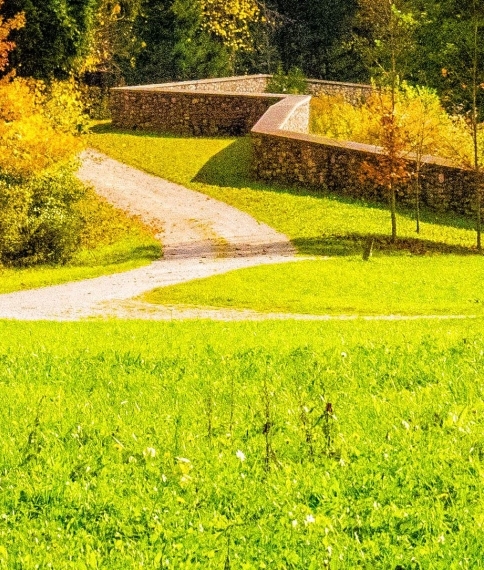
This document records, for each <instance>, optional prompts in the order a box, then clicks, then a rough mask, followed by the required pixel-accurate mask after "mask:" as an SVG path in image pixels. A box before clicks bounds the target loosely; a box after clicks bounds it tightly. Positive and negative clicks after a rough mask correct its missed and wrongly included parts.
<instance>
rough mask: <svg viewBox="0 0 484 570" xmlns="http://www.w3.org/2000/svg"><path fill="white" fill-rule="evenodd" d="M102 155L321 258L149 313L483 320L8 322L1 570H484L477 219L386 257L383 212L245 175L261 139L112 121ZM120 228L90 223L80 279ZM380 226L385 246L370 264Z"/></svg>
mask: <svg viewBox="0 0 484 570" xmlns="http://www.w3.org/2000/svg"><path fill="white" fill-rule="evenodd" d="M92 144H93V146H96V147H97V148H99V149H100V150H103V151H105V152H107V153H109V154H111V155H112V156H113V157H115V158H118V159H121V160H123V161H125V162H127V163H131V164H133V165H135V166H138V167H141V168H144V169H146V170H148V171H150V172H154V173H155V174H159V175H161V176H164V177H165V178H168V179H171V180H174V181H175V182H180V183H183V184H185V185H186V186H188V187H190V188H193V189H196V190H199V191H201V192H205V193H206V194H209V195H212V196H214V197H216V198H219V199H221V200H224V201H226V202H228V203H231V204H233V205H234V206H237V207H239V208H241V209H242V210H245V211H247V212H249V213H251V214H252V215H254V216H255V217H256V218H257V219H259V220H261V221H265V222H267V223H269V224H270V225H272V226H273V227H275V228H277V229H278V230H280V231H284V232H285V233H286V234H287V235H288V236H289V237H290V238H291V239H292V241H293V243H294V244H295V245H296V247H297V248H298V250H299V252H300V253H301V254H305V255H311V256H313V257H312V258H311V259H307V260H301V261H299V262H295V263H290V264H282V265H279V266H267V267H255V268H251V269H246V270H243V271H237V272H232V273H228V274H226V275H220V276H217V277H213V278H210V279H205V280H199V281H195V282H192V283H187V284H184V285H180V286H177V287H170V288H166V289H164V290H159V291H154V292H152V293H150V294H149V295H148V296H146V297H145V299H147V300H149V301H150V302H153V303H180V304H184V305H197V306H200V305H210V306H230V307H233V308H242V307H245V308H255V309H257V310H260V311H285V312H298V313H314V314H332V315H341V314H353V315H367V314H369V315H380V314H397V313H398V314H403V315H425V314H435V315H439V314H440V315H448V316H449V315H468V316H471V315H476V316H475V318H467V319H457V318H456V319H452V318H450V319H445V320H434V319H432V320H407V321H378V320H375V321H365V320H363V319H356V320H351V321H348V320H346V321H345V320H341V321H339V320H334V321H324V322H301V321H266V322H245V323H243V322H242V323H241V322H238V323H235V322H234V323H224V322H210V321H203V320H201V321H196V322H189V321H186V322H166V323H163V322H140V321H105V322H99V321H96V322H73V323H47V322H32V323H21V322H13V321H0V385H1V391H2V403H1V406H0V417H1V421H0V487H1V490H2V492H1V493H0V568H7V569H20V568H21V569H22V570H24V569H25V570H30V569H35V568H55V569H69V568H72V569H76V570H77V569H106V570H125V569H127V568H150V569H151V568H160V569H161V568H167V569H169V568H174V569H177V570H179V569H181V570H183V569H190V570H192V569H197V568H199V569H204V570H205V569H214V570H215V569H216V570H218V569H223V570H239V569H240V570H252V569H264V568H266V569H271V570H272V569H275V570H277V569H280V570H321V569H323V570H324V569H325V568H326V569H331V570H349V569H351V570H353V569H368V570H375V569H381V570H418V569H426V570H427V569H428V570H449V569H457V568H458V569H462V568H464V569H476V568H482V567H484V562H483V558H482V543H483V541H484V500H483V494H482V478H483V476H484V443H483V434H484V405H483V401H484V380H483V378H484V377H483V374H482V370H483V365H484V340H483V339H484V318H483V315H482V310H481V305H482V302H483V298H482V293H481V283H482V279H481V275H482V269H483V268H482V263H483V261H482V257H481V256H478V255H475V251H474V250H473V243H474V232H473V230H472V222H471V221H469V220H466V219H464V218H459V217H452V216H442V215H436V214H432V213H430V212H425V213H424V218H425V223H424V224H422V234H421V235H420V236H416V234H415V232H414V227H413V225H414V222H413V219H412V214H411V212H401V213H400V216H399V224H400V231H401V235H402V240H401V241H400V242H399V244H398V247H396V248H390V247H389V244H388V242H387V241H386V232H387V231H388V230H389V215H388V212H387V211H386V210H385V209H384V208H381V207H380V206H377V205H368V204H363V203H359V202H355V201H349V200H346V199H341V198H338V197H335V196H331V195H328V194H324V193H321V194H317V193H314V192H309V191H307V190H304V189H298V188H283V187H270V186H267V185H262V184H259V183H255V182H253V181H251V180H250V179H249V177H248V175H247V164H248V163H247V160H248V159H249V147H248V144H247V141H246V140H245V139H242V140H238V141H232V140H227V139H202V140H200V139H180V138H175V137H160V136H154V135H146V134H144V135H141V134H137V133H135V134H133V133H131V134H128V133H115V132H112V131H110V130H109V128H108V127H101V128H99V127H98V132H97V133H95V134H93V135H92ZM187 156H189V157H190V161H188V160H187ZM99 208H100V210H103V208H108V207H107V206H100V207H99ZM97 210H98V208H96V211H97ZM88 211H89V206H88V205H86V215H89V214H88V213H87V212H88ZM98 214H99V212H98ZM105 214H106V218H107V219H108V220H111V221H110V222H109V227H110V228H111V230H112V231H113V235H115V236H116V239H114V240H112V241H111V242H110V243H108V242H103V241H102V236H103V235H104V234H105V232H104V231H103V230H102V226H99V228H98V231H99V234H98V235H97V234H96V229H95V228H96V225H95V224H93V225H91V227H92V228H93V229H92V230H91V232H93V233H91V234H90V235H86V236H85V244H86V248H85V250H84V253H81V254H80V258H81V259H84V261H83V263H84V264H85V267H86V268H87V269H86V270H88V269H89V266H91V265H92V266H94V268H95V266H96V263H97V261H95V260H96V259H100V260H101V261H100V265H101V266H103V263H105V262H103V261H102V259H104V258H103V257H102V256H103V255H104V254H103V253H102V251H103V248H105V249H106V251H109V250H110V248H111V251H112V253H113V255H114V257H116V255H115V253H114V252H115V251H117V250H116V248H117V247H118V246H116V243H119V242H122V241H123V239H124V236H127V235H128V236H129V235H131V234H130V233H129V232H126V231H125V230H126V228H125V226H124V225H123V224H124V222H122V221H121V220H119V223H118V222H116V221H114V220H116V219H117V218H116V216H114V214H113V213H112V212H111V214H109V215H108V214H107V210H106V211H105ZM100 215H101V217H102V216H103V215H104V214H100ZM133 223H135V222H133ZM116 227H117V228H118V230H119V231H118V230H115V229H113V228H116ZM139 231H140V232H141V233H142V234H143V232H144V231H146V230H143V229H142V228H139ZM135 233H136V232H135ZM369 233H371V234H372V235H375V236H376V247H375V252H374V256H373V257H372V258H371V260H370V261H369V262H363V261H362V260H361V244H362V241H363V240H364V239H365V238H366V236H367V235H368V234H369ZM143 235H144V236H145V235H149V232H148V234H146V233H144V234H143ZM126 239H128V240H129V239H131V238H126ZM143 239H146V238H145V237H143ZM149 239H152V238H151V237H149ZM116 240H118V241H116ZM89 243H97V244H98V247H99V248H100V249H99V250H98V251H100V252H101V253H99V255H100V257H99V258H97V257H96V256H97V255H98V253H96V249H93V248H90V247H88V246H87V244H89ZM143 243H144V244H145V245H139V247H140V248H141V249H140V250H137V251H138V252H139V251H143V249H142V248H143V247H146V246H147V247H148V248H149V247H151V246H150V244H149V243H148V244H146V242H143ZM137 247H138V246H136V247H135V248H134V250H135V251H136V248H137ZM131 251H133V250H131ZM158 253H159V252H158ZM89 256H92V257H91V258H89ZM326 256H330V257H329V258H326ZM148 257H149V256H148ZM121 259H123V258H122V255H121V254H120V257H118V262H121ZM125 261H126V262H127V263H130V262H131V261H130V259H129V256H128V259H126V260H125ZM104 266H105V265H104ZM61 269H62V268H61ZM70 270H72V268H71V269H70ZM94 270H95V269H94ZM36 271H38V270H36ZM45 271H46V272H48V271H49V269H46V270H45ZM40 273H41V272H40V271H38V273H37V274H39V275H40ZM48 280H49V277H48V276H47V281H48Z"/></svg>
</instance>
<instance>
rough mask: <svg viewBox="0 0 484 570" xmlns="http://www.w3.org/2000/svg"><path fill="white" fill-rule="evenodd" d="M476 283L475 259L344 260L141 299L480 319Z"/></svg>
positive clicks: (482, 270)
mask: <svg viewBox="0 0 484 570" xmlns="http://www.w3.org/2000/svg"><path fill="white" fill-rule="evenodd" d="M483 279H484V259H483V258H482V257H478V256H472V257H458V256H455V255H452V256H435V257H430V258H422V257H397V256H394V257H379V258H375V259H373V260H371V261H370V262H364V261H362V260H361V258H351V257H347V258H344V259H341V258H333V259H328V260H314V261H300V262H297V263H287V264H283V265H278V266H272V265H269V266H260V267H253V268H249V269H241V270H238V271H232V272H230V273H226V274H223V275H217V276H214V277H210V278H206V279H198V280H196V281H191V282H189V283H184V284H180V285H173V286H170V287H165V288H160V289H155V290H154V291H152V292H150V293H147V294H145V295H144V296H143V297H142V299H143V300H145V301H148V302H150V303H159V304H165V305H174V304H181V305H189V306H210V307H226V308H239V309H241V308H242V309H252V310H256V311H264V312H278V311H280V312H289V313H306V314H331V315H334V314H351V315H354V314H356V315H358V314H359V315H375V314H377V315H389V314H401V315H433V314H436V315H442V314H449V315H456V314H465V315H480V314H483V311H484V293H483V288H482V282H483Z"/></svg>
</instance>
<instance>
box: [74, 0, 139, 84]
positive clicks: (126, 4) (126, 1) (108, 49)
mask: <svg viewBox="0 0 484 570" xmlns="http://www.w3.org/2000/svg"><path fill="white" fill-rule="evenodd" d="M98 1H99V2H100V5H99V8H98V10H97V12H96V18H95V23H94V25H93V32H92V42H91V48H90V51H89V56H88V57H87V59H86V61H85V62H84V69H86V70H87V71H103V72H110V73H112V74H114V75H118V76H119V75H120V74H121V73H122V68H123V67H124V66H125V65H126V64H127V65H129V66H134V65H135V56H136V54H137V52H138V51H139V49H140V47H141V46H140V45H139V44H138V41H137V38H136V35H135V33H134V25H135V21H136V18H137V17H138V15H139V14H140V11H141V2H142V0H119V1H118V0H98Z"/></svg>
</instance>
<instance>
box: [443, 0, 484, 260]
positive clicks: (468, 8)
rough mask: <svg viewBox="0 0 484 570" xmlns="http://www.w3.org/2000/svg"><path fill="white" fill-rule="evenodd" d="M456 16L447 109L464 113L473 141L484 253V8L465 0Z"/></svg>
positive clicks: (447, 54)
mask: <svg viewBox="0 0 484 570" xmlns="http://www.w3.org/2000/svg"><path fill="white" fill-rule="evenodd" d="M455 12H456V13H457V14H458V15H459V16H460V17H459V18H458V19H457V22H455V23H454V24H453V25H452V29H451V32H452V33H451V34H449V35H448V37H447V40H448V42H447V44H446V48H445V50H444V51H443V54H442V58H443V61H444V66H443V67H442V77H443V79H444V81H445V83H446V84H447V85H446V95H445V96H446V101H447V105H448V106H450V107H451V108H453V109H454V110H455V111H456V112H458V113H461V114H462V115H463V116H464V117H465V119H466V121H465V122H466V124H467V128H468V133H469V137H470V138H471V140H472V157H468V158H467V160H465V159H464V162H463V164H464V165H465V166H468V167H471V168H472V170H473V171H474V188H473V194H474V201H475V213H476V246H477V249H478V251H482V239H481V233H482V214H481V202H482V186H483V180H482V178H483V176H482V160H481V156H480V155H481V152H482V149H481V148H480V138H481V137H480V136H479V131H480V124H481V122H482V120H483V118H484V49H483V44H484V6H483V5H482V3H481V2H478V0H464V2H461V3H460V9H459V11H457V7H456V8H455Z"/></svg>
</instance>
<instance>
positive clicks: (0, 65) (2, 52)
mask: <svg viewBox="0 0 484 570" xmlns="http://www.w3.org/2000/svg"><path fill="white" fill-rule="evenodd" d="M2 4H3V0H0V8H1V7H2ZM24 25H25V17H24V15H23V14H17V15H16V16H14V17H13V18H10V19H9V20H5V19H4V18H3V17H2V16H1V15H0V71H4V69H5V68H6V67H7V65H8V54H9V52H11V51H12V49H13V48H14V47H15V44H14V42H12V41H9V40H8V36H9V35H10V32H11V31H12V30H19V29H20V28H23V26H24Z"/></svg>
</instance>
